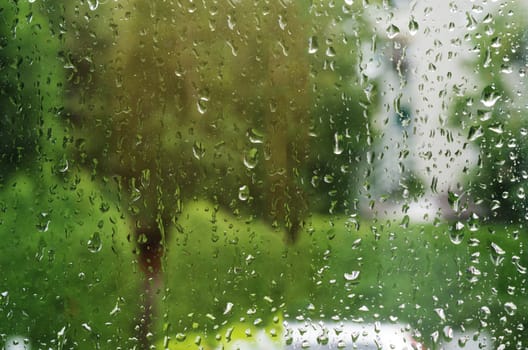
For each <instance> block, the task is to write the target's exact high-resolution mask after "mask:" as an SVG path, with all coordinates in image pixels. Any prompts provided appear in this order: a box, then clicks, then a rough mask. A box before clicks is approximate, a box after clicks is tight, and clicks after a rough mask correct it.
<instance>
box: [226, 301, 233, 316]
mask: <svg viewBox="0 0 528 350" xmlns="http://www.w3.org/2000/svg"><path fill="white" fill-rule="evenodd" d="M233 306H234V304H233V303H231V302H228V303H227V304H226V307H225V309H224V315H227V314H228V313H230V312H231V310H232V309H233Z"/></svg>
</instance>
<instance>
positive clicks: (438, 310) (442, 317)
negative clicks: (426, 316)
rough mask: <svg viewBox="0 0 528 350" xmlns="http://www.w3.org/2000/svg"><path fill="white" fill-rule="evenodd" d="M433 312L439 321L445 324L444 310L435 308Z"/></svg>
mask: <svg viewBox="0 0 528 350" xmlns="http://www.w3.org/2000/svg"><path fill="white" fill-rule="evenodd" d="M434 311H435V312H436V314H437V315H438V317H440V319H441V320H442V321H444V322H445V320H446V315H445V312H444V309H442V308H436V309H434Z"/></svg>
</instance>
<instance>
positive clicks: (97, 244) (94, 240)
mask: <svg viewBox="0 0 528 350" xmlns="http://www.w3.org/2000/svg"><path fill="white" fill-rule="evenodd" d="M86 246H87V247H88V250H89V251H90V252H92V253H97V252H99V251H100V250H101V248H102V247H103V242H102V240H101V235H100V234H99V232H94V233H93V234H92V236H91V237H90V239H89V240H88V243H87V244H86Z"/></svg>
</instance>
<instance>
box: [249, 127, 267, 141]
mask: <svg viewBox="0 0 528 350" xmlns="http://www.w3.org/2000/svg"><path fill="white" fill-rule="evenodd" d="M247 136H248V137H249V142H251V143H254V144H259V143H264V134H263V133H261V132H260V131H258V130H256V129H249V130H248V132H247Z"/></svg>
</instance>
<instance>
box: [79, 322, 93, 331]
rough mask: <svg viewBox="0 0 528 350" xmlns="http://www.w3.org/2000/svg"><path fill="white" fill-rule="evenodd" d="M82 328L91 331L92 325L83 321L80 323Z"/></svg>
mask: <svg viewBox="0 0 528 350" xmlns="http://www.w3.org/2000/svg"><path fill="white" fill-rule="evenodd" d="M81 327H82V328H84V330H86V331H87V332H91V331H92V327H90V325H89V324H88V323H83V324H82V325H81Z"/></svg>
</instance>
